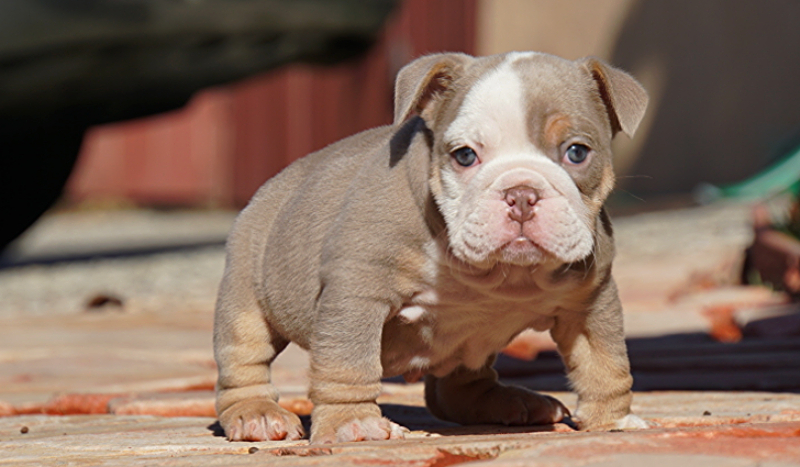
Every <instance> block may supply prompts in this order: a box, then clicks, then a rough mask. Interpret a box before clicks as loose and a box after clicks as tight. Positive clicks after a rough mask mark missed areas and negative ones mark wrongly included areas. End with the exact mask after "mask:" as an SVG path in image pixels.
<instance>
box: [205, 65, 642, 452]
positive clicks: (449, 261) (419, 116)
mask: <svg viewBox="0 0 800 467" xmlns="http://www.w3.org/2000/svg"><path fill="white" fill-rule="evenodd" d="M646 105H647V94H646V93H645V91H644V90H643V89H642V87H641V86H640V85H639V84H638V83H637V82H636V81H635V80H634V79H633V78H632V77H631V76H629V75H628V74H626V73H624V72H622V71H620V70H618V69H615V68H612V67H610V66H608V65H606V64H604V63H603V62H601V61H599V60H596V59H593V58H586V59H582V60H578V61H575V62H572V61H567V60H564V59H561V58H558V57H554V56H551V55H545V54H541V53H509V54H505V55H497V56H490V57H484V58H474V57H471V56H468V55H464V54H438V55H429V56H425V57H422V58H420V59H418V60H416V61H414V62H412V63H410V64H409V65H407V66H406V67H405V68H403V69H402V70H401V71H400V73H399V74H398V77H397V82H396V91H395V119H394V124H393V125H391V126H384V127H380V128H375V129H372V130H368V131H365V132H363V133H359V134H357V135H355V136H352V137H349V138H347V139H344V140H342V141H340V142H338V143H335V144H333V145H331V146H328V147H327V148H325V149H322V150H321V151H318V152H315V153H313V154H310V155H308V156H306V157H305V158H303V159H300V160H298V161H297V162H295V163H293V164H292V165H291V166H289V167H288V168H287V169H286V170H284V171H283V172H281V173H280V174H279V175H277V176H276V177H274V178H273V179H271V180H269V181H268V182H267V183H266V184H265V185H264V186H263V187H262V188H261V189H260V190H259V191H258V193H256V195H255V196H254V198H253V199H252V201H251V202H250V204H249V205H248V207H247V208H246V209H245V210H244V211H243V212H242V213H241V215H240V216H239V218H238V219H237V221H236V224H235V226H234V228H233V231H232V232H231V234H230V237H229V240H228V245H227V252H228V256H227V264H226V268H225V275H224V278H223V280H222V285H221V287H220V292H219V300H218V303H217V309H216V319H215V331H214V349H215V355H216V360H217V363H218V365H219V380H218V384H217V401H216V406H217V413H218V414H219V420H220V423H221V425H222V427H223V428H224V430H225V433H226V435H227V437H228V438H229V439H230V440H249V441H258V440H277V439H298V438H300V437H302V436H303V429H302V427H301V424H300V420H299V419H298V417H297V416H295V415H294V414H292V413H290V412H288V411H286V410H284V409H282V408H281V407H280V406H279V405H278V404H277V399H278V393H277V392H276V390H275V387H274V386H273V385H272V383H271V381H270V364H271V362H272V361H273V359H274V358H275V357H276V356H277V355H278V353H280V352H281V350H283V349H284V348H285V347H286V345H287V344H288V343H289V342H290V341H291V342H295V343H296V344H298V345H300V346H301V347H303V348H304V349H307V350H308V351H309V353H310V362H311V367H310V381H311V382H310V391H309V396H310V398H311V400H312V401H313V403H314V410H313V412H312V414H311V419H312V426H311V443H331V442H344V441H358V440H379V439H388V438H402V437H403V434H404V431H405V429H404V428H402V427H400V426H399V425H397V424H395V423H393V422H390V421H389V420H387V419H385V418H383V417H382V416H381V411H380V409H379V407H378V405H377V404H376V403H375V399H376V398H377V397H378V395H379V394H380V391H381V378H382V377H387V376H393V375H404V376H405V377H406V379H407V380H410V381H414V380H417V379H419V378H421V377H423V376H424V378H425V399H426V402H427V406H428V408H429V410H430V411H431V412H432V413H433V414H434V415H435V416H437V417H440V418H442V419H444V420H450V421H454V422H458V423H462V424H487V423H489V424H504V425H536V424H550V423H554V422H558V421H560V420H562V419H563V418H564V417H565V416H568V415H569V412H568V411H567V409H566V408H565V407H564V406H563V405H562V404H561V403H560V402H558V401H556V400H555V399H553V398H550V397H546V396H543V395H540V394H537V393H535V392H533V391H531V390H528V389H526V388H521V387H514V386H507V385H504V384H501V383H499V382H498V380H497V373H496V372H495V371H494V370H493V369H492V364H493V361H494V358H495V354H496V353H497V352H498V351H500V350H501V349H502V348H503V347H504V346H505V345H506V344H508V342H509V341H510V340H511V339H512V338H513V337H514V336H516V335H517V334H518V333H520V332H521V331H523V330H525V329H527V328H533V329H537V330H540V331H543V330H549V331H550V332H551V334H552V336H553V339H554V340H555V341H556V342H557V343H558V348H559V352H560V353H561V355H562V357H563V359H564V362H565V364H566V368H567V371H568V376H569V379H570V381H571V383H572V387H573V388H574V390H575V391H576V392H577V393H578V396H579V399H578V408H577V413H576V416H577V417H576V418H577V422H578V423H579V426H580V427H581V428H582V429H588V430H607V429H615V428H630V427H642V426H646V425H645V423H644V422H643V421H642V420H641V419H639V418H638V417H635V416H633V415H631V411H630V404H631V392H630V389H631V384H632V378H631V375H630V370H629V364H628V357H627V351H626V348H625V343H624V340H623V327H622V311H621V308H620V302H619V299H618V297H617V289H616V286H615V284H614V280H613V278H612V276H611V261H612V258H613V256H614V243H613V240H612V231H611V224H610V221H609V218H608V215H607V214H606V212H605V211H604V209H603V202H604V200H605V199H606V197H607V196H608V194H609V192H610V191H611V189H612V186H613V185H614V174H613V171H612V163H611V152H610V147H611V139H612V137H613V136H614V135H615V134H616V133H617V132H618V131H622V132H624V133H626V134H627V135H629V136H630V135H633V133H634V131H635V130H636V127H637V126H638V124H639V122H640V121H641V119H642V116H643V114H644V111H645V107H646Z"/></svg>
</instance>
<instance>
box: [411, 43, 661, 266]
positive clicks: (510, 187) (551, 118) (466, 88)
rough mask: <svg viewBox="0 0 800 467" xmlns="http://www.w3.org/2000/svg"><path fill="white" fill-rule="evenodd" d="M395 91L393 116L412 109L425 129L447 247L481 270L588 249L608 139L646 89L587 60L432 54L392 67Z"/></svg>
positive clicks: (555, 259)
mask: <svg viewBox="0 0 800 467" xmlns="http://www.w3.org/2000/svg"><path fill="white" fill-rule="evenodd" d="M395 100H396V107H395V123H400V122H402V121H403V120H405V119H406V118H407V117H408V116H409V115H411V114H412V113H417V114H418V115H419V116H420V117H421V118H422V119H423V120H425V122H426V124H427V126H428V127H429V128H430V129H431V130H432V133H433V158H432V168H431V173H430V188H431V191H432V193H433V195H434V198H435V200H436V203H437V205H438V207H439V209H440V210H441V212H442V215H443V217H444V220H445V223H446V225H447V231H448V235H449V241H450V248H451V250H452V253H453V254H454V255H455V256H456V257H457V258H459V259H460V260H462V261H465V262H467V263H469V264H472V265H475V266H478V267H492V266H494V265H496V264H498V263H507V264H513V265H518V266H529V265H534V264H553V265H558V264H565V263H572V262H575V261H579V260H581V259H584V258H586V257H587V256H588V255H590V254H591V253H592V250H593V248H594V244H595V229H596V226H597V225H598V222H597V219H598V216H599V215H600V211H601V209H602V206H603V202H604V201H605V199H606V197H607V196H608V194H609V192H610V191H611V189H612V187H613V184H614V174H613V170H612V161H611V150H610V146H611V139H612V138H613V136H614V134H616V133H617V132H618V131H623V132H624V133H626V134H627V135H629V136H632V135H633V133H634V131H635V130H636V127H637V126H638V124H639V122H640V121H641V119H642V117H643V115H644V111H645V107H646V105H647V94H646V93H645V91H644V89H642V87H641V86H640V85H639V84H638V83H637V82H636V81H635V80H634V79H633V78H632V77H631V76H630V75H628V74H626V73H625V72H623V71H620V70H617V69H615V68H612V67H610V66H608V65H606V64H604V63H602V62H601V61H599V60H596V59H593V58H587V59H582V60H578V61H575V62H571V61H567V60H564V59H561V58H558V57H554V56H551V55H546V54H540V53H532V52H529V53H509V54H505V55H498V56H491V57H485V58H473V57H470V56H468V55H464V54H440V55H430V56H427V57H422V58H420V59H418V60H416V61H414V62H412V63H411V64H409V65H407V66H406V67H405V68H404V69H403V70H401V71H400V74H399V75H398V79H397V87H396V94H395Z"/></svg>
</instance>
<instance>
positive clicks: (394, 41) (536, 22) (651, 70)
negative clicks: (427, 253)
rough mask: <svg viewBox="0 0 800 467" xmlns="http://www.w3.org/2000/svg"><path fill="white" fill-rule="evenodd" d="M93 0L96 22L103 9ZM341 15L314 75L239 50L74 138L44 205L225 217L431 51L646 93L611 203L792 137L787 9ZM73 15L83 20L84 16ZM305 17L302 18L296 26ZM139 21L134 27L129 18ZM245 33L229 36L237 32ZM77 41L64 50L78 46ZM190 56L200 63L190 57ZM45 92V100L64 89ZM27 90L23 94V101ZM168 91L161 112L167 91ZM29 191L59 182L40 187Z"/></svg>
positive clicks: (742, 162)
mask: <svg viewBox="0 0 800 467" xmlns="http://www.w3.org/2000/svg"><path fill="white" fill-rule="evenodd" d="M32 3H33V4H36V3H37V2H32ZM41 3H42V4H59V3H62V4H64V5H69V4H70V3H74V2H56V1H53V2H44V1H43V2H41ZM93 3H96V4H97V6H98V8H96V10H98V11H99V10H101V8H99V6H101V5H103V4H104V3H106V2H93ZM121 3H123V4H128V5H129V6H135V5H137V4H138V5H140V6H141V5H148V4H153V5H157V4H158V2H136V1H128V2H121ZM196 3H198V4H199V5H201V4H203V3H207V4H213V3H215V2H196ZM234 3H242V2H234ZM244 3H256V4H257V3H259V2H256V1H251V2H244ZM265 3H267V4H269V3H275V2H265ZM278 3H280V2H278ZM285 3H288V2H285ZM300 3H303V2H300ZM306 3H307V2H306ZM312 3H313V2H312ZM323 3H324V2H323ZM334 3H335V2H334ZM343 3H347V2H343ZM350 3H352V2H350ZM190 4H191V2H190ZM347 8H349V10H347V13H349V14H350V16H351V17H358V16H368V17H369V19H370V22H369V24H368V25H359V26H360V27H361V30H359V31H357V32H358V33H359V34H360V36H357V35H356V34H355V33H353V32H352V31H353V30H354V29H355V26H354V25H353V24H351V23H352V22H353V21H352V19H351V18H346V19H344V20H340V24H339V27H340V28H341V29H344V30H345V32H349V33H350V36H346V35H345V34H344V33H342V32H341V31H339V36H335V37H341V36H344V37H349V38H350V43H349V44H339V47H338V49H337V48H336V47H335V46H330V44H328V49H322V51H321V52H320V51H316V52H317V56H315V57H312V61H317V62H319V61H326V60H327V61H328V62H334V64H332V65H331V64H329V65H314V64H307V63H305V64H303V63H301V64H289V65H282V62H286V61H290V60H291V59H298V60H305V61H308V60H309V57H307V56H304V55H303V54H302V53H298V54H296V56H294V57H292V56H288V57H289V58H288V59H283V60H282V61H281V60H275V61H274V62H273V63H266V61H265V60H263V59H261V60H260V61H259V60H256V59H255V58H253V57H252V55H253V54H251V55H247V54H240V55H241V57H240V58H241V60H243V61H247V60H250V61H253V62H256V61H258V64H257V65H258V66H261V68H264V69H265V70H264V71H263V72H261V73H259V72H257V71H258V70H254V69H247V67H246V66H245V65H241V64H239V65H233V64H232V63H235V61H236V60H235V59H233V58H232V59H230V60H229V61H228V62H220V63H219V66H220V67H227V68H233V67H237V68H239V69H241V70H242V71H241V72H239V73H238V74H239V75H248V72H249V76H247V77H244V78H243V79H237V80H235V81H234V82H231V83H227V84H224V85H221V86H216V87H212V88H208V89H202V90H198V91H196V92H195V93H194V94H193V95H192V97H191V99H190V100H189V102H188V103H187V104H186V106H184V107H181V108H180V109H178V110H175V111H172V112H168V113H163V114H157V115H152V116H147V117H145V118H140V119H136V120H132V121H124V122H114V123H112V124H108V125H100V126H90V127H89V128H88V130H87V131H86V132H85V134H82V135H81V136H82V138H80V139H79V141H80V144H79V146H77V147H75V146H74V145H73V146H72V147H70V149H73V152H75V153H76V154H79V156H78V158H77V162H76V163H75V164H74V169H72V170H71V171H70V170H69V166H70V164H69V163H62V164H61V165H64V166H66V168H65V170H64V172H65V173H68V174H69V178H68V180H66V183H64V184H63V191H61V192H60V196H57V197H54V198H57V199H58V200H59V202H60V204H59V206H61V207H65V206H69V207H74V206H81V205H108V204H109V203H110V204H115V203H116V204H121V205H130V206H162V207H217V208H241V207H242V206H243V205H244V204H245V203H246V202H247V201H248V200H249V198H250V196H251V195H252V194H253V193H254V192H255V190H256V189H257V188H258V187H259V186H260V185H261V184H262V183H263V182H264V181H265V180H266V179H268V178H269V177H271V176H272V175H274V174H275V173H277V172H278V171H279V170H280V169H282V168H283V167H285V166H286V165H287V164H288V163H290V162H291V161H293V160H295V159H297V158H299V157H301V156H303V155H304V154H307V153H308V152H311V151H313V150H316V149H319V148H321V147H323V146H325V145H327V144H329V143H331V142H333V141H336V140H338V139H340V138H342V137H344V136H347V135H350V134H353V133H355V132H358V131H361V130H363V129H366V128H370V127H373V126H377V125H382V124H386V123H389V122H390V120H391V114H392V88H393V80H394V76H395V74H396V72H397V71H398V70H399V68H400V67H402V66H403V65H404V64H406V63H407V62H409V61H410V60H412V59H413V58H415V57H418V56H419V55H421V54H425V53H430V52H439V51H448V50H449V51H463V52H466V53H470V54H478V55H487V54H495V53H502V52H507V51H511V50H538V51H543V52H548V53H553V54H556V55H560V56H563V57H565V58H568V59H576V58H580V57H583V56H587V55H595V56H598V57H601V58H603V59H605V60H608V61H610V62H611V63H613V64H615V65H616V66H619V67H621V68H623V69H626V70H628V71H630V72H631V73H632V74H633V75H634V76H636V77H637V78H638V79H639V80H640V81H641V82H642V83H643V84H644V86H645V88H646V89H647V90H648V91H649V93H650V95H651V104H650V108H649V109H648V112H647V116H646V118H645V121H644V124H643V125H642V127H641V129H640V130H639V133H638V134H637V135H636V137H635V138H634V139H633V140H628V139H627V138H625V137H621V138H618V141H617V142H616V150H615V157H616V169H617V173H618V175H619V188H620V190H618V192H617V195H616V197H615V198H614V199H613V200H612V205H613V203H616V204H617V205H622V206H626V207H630V208H634V209H657V208H661V207H664V203H665V202H672V203H674V202H683V203H685V202H687V201H691V197H690V196H688V195H690V194H691V193H692V191H693V190H695V189H696V187H697V186H698V184H700V183H711V184H714V185H719V184H727V183H732V182H735V181H739V180H743V179H746V178H748V177H750V176H752V175H753V174H755V173H757V172H759V171H760V170H763V169H764V168H766V167H768V166H769V165H770V164H771V163H773V162H775V161H777V160H778V159H779V158H780V157H781V156H784V155H785V154H787V152H789V151H790V150H792V149H794V147H795V146H796V145H797V144H798V143H800V130H799V129H798V128H800V93H798V92H796V83H797V80H798V78H800V64H798V63H797V61H796V60H793V59H792V57H796V56H798V52H800V30H798V28H796V27H794V26H795V25H794V24H793V21H794V19H795V18H797V17H798V14H800V5H798V4H797V2H794V1H792V0H767V1H764V2H758V3H754V2H750V1H747V0H705V1H703V2H700V3H696V4H695V3H692V4H689V3H684V2H665V1H659V0H597V1H590V0H565V1H548V0H539V1H530V0H433V1H425V0H405V1H398V2H365V3H362V4H361V5H359V4H358V3H354V4H351V5H348V7H347ZM129 10H130V8H129ZM153 10H157V8H153ZM89 13H91V14H98V13H97V11H95V12H84V14H85V15H87V16H90V15H89ZM101 13H102V12H101ZM296 13H298V14H301V13H302V9H298V11H297V12H296ZM121 14H122V15H127V19H126V20H125V25H124V27H126V28H131V27H133V26H135V24H136V21H137V20H136V18H135V15H134V14H133V13H132V12H131V11H128V12H127V13H126V12H122V13H121ZM312 16H313V15H311V16H308V17H307V19H308V22H309V23H311V24H310V25H309V26H308V27H309V28H310V27H313V23H314V19H315V18H312ZM143 18H145V17H143ZM102 19H103V20H106V19H107V18H102ZM98 21H99V20H98ZM150 21H151V22H152V21H154V20H152V19H151V20H150ZM239 21H240V22H241V19H239ZM348 21H349V23H348ZM139 22H140V23H141V27H146V26H145V25H146V24H147V20H146V19H140V20H139ZM132 25H133V26H132ZM257 26H258V25H257V24H255V25H254V24H248V25H247V27H248V28H249V32H250V33H251V34H255V33H253V32H252V30H257V29H258V28H257ZM270 27H271V25H270V24H269V22H267V21H265V22H264V23H263V29H264V30H266V31H270ZM272 27H274V26H272ZM328 27H329V28H330V26H328ZM241 28H242V29H244V26H241ZM369 28H372V30H370V29H369ZM217 29H220V28H217ZM229 29H231V31H233V32H231V31H228V34H229V36H225V34H224V32H220V31H216V32H215V34H216V35H214V34H212V33H206V34H205V35H204V36H202V35H201V34H199V33H195V34H194V35H190V34H189V33H184V35H185V36H190V38H191V39H192V40H193V41H195V42H200V45H197V44H196V43H195V44H192V45H193V46H194V47H195V48H200V49H201V50H202V48H203V47H205V48H206V49H208V50H212V49H214V48H215V47H217V48H222V47H223V44H225V42H226V41H228V42H232V41H233V40H234V39H235V38H236V34H235V33H236V31H235V28H233V27H231V28H229ZM348 30H349V31H348ZM264 34H266V33H264ZM328 34H329V35H333V33H331V32H330V31H328ZM196 36H202V37H201V39H202V40H201V39H198V38H197V37H196ZM103 37H104V36H102V35H97V36H96V39H97V40H102V39H103ZM353 38H356V39H358V41H356V40H354V39H353ZM72 39H73V38H66V39H65V40H64V42H67V43H69V42H70V41H71V40H72ZM90 39H92V38H91V37H89V39H87V38H82V40H83V41H84V43H86V42H87V41H89V40H90ZM179 39H180V40H181V41H183V42H188V41H189V39H187V38H179ZM328 39H329V38H328ZM372 39H374V43H372V42H371V41H372ZM117 40H119V39H117ZM261 40H262V41H266V40H267V39H263V38H262V39H261ZM215 41H216V42H215ZM173 42H178V43H180V41H179V40H178V39H174V40H173ZM328 42H333V41H331V40H330V39H329V40H328ZM339 42H340V43H341V42H344V41H342V40H341V39H340V40H339ZM145 44H146V43H145ZM146 45H150V44H146ZM170 45H172V44H170ZM139 46H140V47H141V48H144V46H142V45H141V44H139ZM128 47H134V46H132V45H128ZM162 47H163V48H166V46H164V45H162ZM208 50H206V53H208ZM343 50H344V51H345V52H346V53H342V51H343ZM30 53H33V52H30ZM103 53H104V54H106V55H107V56H114V54H115V53H117V54H119V55H121V56H126V55H125V54H126V53H128V51H127V50H123V47H122V46H118V49H117V50H116V51H115V49H114V48H113V47H107V48H106V49H103ZM194 53H195V54H197V56H198V57H200V56H201V53H202V52H197V51H196V50H195V51H194ZM273 53H274V51H273ZM325 54H327V56H326V55H325ZM306 55H308V54H306ZM176 57H177V54H175V56H173V57H171V56H169V55H168V54H164V55H162V56H159V57H156V58H161V59H162V60H163V61H169V60H176ZM189 58H191V57H189ZM189 58H187V57H181V59H183V60H186V61H188V60H189ZM129 60H130V61H132V60H133V59H132V58H130V57H129ZM198 60H199V58H198ZM18 61H19V59H18ZM96 62H99V63H102V60H97V61H96ZM14 65H15V63H14V62H11V61H9V60H7V61H6V62H5V67H2V64H0V72H2V71H3V70H5V71H7V72H8V71H11V70H12V69H13V66H14ZM134 65H135V64H129V65H128V66H127V67H126V68H125V74H126V79H131V80H135V79H136V74H137V73H141V74H142V77H141V79H142V80H146V79H151V76H150V74H152V73H153V71H152V69H150V68H144V67H143V69H141V70H137V69H136V67H135V66H134ZM272 65H276V66H277V67H276V68H272ZM180 66H181V64H180V63H178V64H176V65H174V67H175V68H179V67H180ZM252 68H257V67H256V66H252ZM267 68H270V69H269V71H266V69H267ZM37 71H39V72H42V70H37ZM51 71H53V72H54V73H58V72H59V71H60V70H58V69H53V70H51ZM91 71H92V70H91V69H87V70H86V72H85V73H86V74H87V75H90V74H91ZM104 71H105V69H104V68H103V67H102V65H98V66H97V69H96V72H97V73H101V72H104ZM148 73H149V74H148ZM197 73H198V72H197V70H195V69H192V68H190V67H186V70H185V72H184V76H182V77H180V79H181V80H182V81H184V82H188V81H190V80H191V79H192V78H194V79H195V80H196V81H200V80H197V79H196V78H195V77H194V76H192V75H194V74H197ZM109 76H110V77H111V78H112V79H113V78H114V76H112V75H109ZM217 80H219V78H218V79H217ZM86 81H90V80H89V79H86ZM34 84H35V83H34ZM170 84H172V83H170ZM73 87H77V86H73ZM175 87H176V86H173V88H175ZM61 88H62V89H61V90H60V92H62V93H70V92H74V91H71V90H70V89H69V88H68V87H67V86H61ZM184 88H188V86H184ZM125 91H127V90H122V89H121V90H120V92H119V94H122V93H123V92H125ZM137 91H139V92H140V94H139V95H138V96H137V98H138V100H140V101H146V100H147V99H148V98H149V99H152V97H151V96H152V93H150V94H149V95H148V94H144V95H143V94H142V93H141V90H139V89H137ZM181 91H183V92H184V93H185V91H184V89H182V90H181ZM58 92H59V89H58V87H56V89H55V90H53V89H50V90H49V91H48V94H47V95H48V96H50V97H51V99H52V100H53V101H56V100H59V99H62V96H59V95H58ZM159 92H161V93H162V94H164V93H166V91H165V90H163V89H162V90H161V91H159ZM43 93H44V90H41V89H40V90H39V92H38V93H36V94H37V98H38V99H41V94H43ZM127 94H132V93H131V92H127ZM174 94H175V96H174V98H173V101H179V100H180V99H181V98H182V97H183V95H182V94H181V93H179V92H175V93H174ZM115 97H117V100H120V101H121V100H123V98H121V97H120V96H114V95H111V94H109V95H108V96H106V98H107V99H109V100H112V101H113V99H114V98H115ZM71 105H74V104H71ZM137 110H138V111H139V112H141V110H139V109H137ZM107 113H108V112H107ZM132 113H135V111H134V112H132ZM103 117H106V118H108V117H107V116H105V115H104V116H103ZM87 123H91V121H90V120H87ZM36 139H45V140H46V139H48V134H47V133H46V132H37V133H36ZM8 156H9V157H14V156H15V155H14V154H13V153H12V154H8ZM63 159H68V160H69V157H66V156H64V157H63ZM38 169H39V171H40V172H41V171H42V168H41V167H39V168H38ZM7 172H8V171H7ZM6 175H11V174H10V173H7V174H6ZM14 179H15V177H13V176H11V177H9V182H7V183H12V184H13V181H14ZM42 181H43V182H47V183H50V185H55V186H58V185H59V183H58V180H53V181H52V182H50V181H48V180H42ZM33 183H34V184H35V183H36V181H34V182H33ZM59 188H60V187H59ZM57 193H58V192H57ZM14 198H15V199H14V204H24V203H26V199H25V198H24V197H22V198H20V197H19V196H15V197H14Z"/></svg>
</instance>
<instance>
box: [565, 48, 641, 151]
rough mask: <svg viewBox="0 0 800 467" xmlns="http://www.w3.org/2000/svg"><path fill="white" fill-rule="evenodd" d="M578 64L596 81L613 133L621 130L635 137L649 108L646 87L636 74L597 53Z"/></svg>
mask: <svg viewBox="0 0 800 467" xmlns="http://www.w3.org/2000/svg"><path fill="white" fill-rule="evenodd" d="M579 65H581V66H583V68H584V69H585V70H586V71H587V72H588V73H589V75H590V76H591V77H592V79H594V81H595V82H596V83H597V87H598V90H599V91H600V97H602V99H603V103H604V104H605V106H606V110H608V117H609V119H610V120H611V129H612V131H613V132H614V134H616V133H617V132H618V131H620V130H622V132H623V133H625V134H626V135H628V136H631V137H632V136H633V134H634V133H635V132H636V128H637V127H638V126H639V123H641V121H642V117H644V111H645V109H646V108H647V101H648V98H647V91H645V90H644V88H643V87H642V85H641V84H639V82H638V81H636V80H635V79H634V78H633V76H631V75H629V74H628V73H626V72H624V71H622V70H620V69H618V68H614V67H612V66H610V65H608V64H606V63H604V62H602V61H601V60H598V59H596V58H594V57H587V58H584V59H581V60H580V61H579Z"/></svg>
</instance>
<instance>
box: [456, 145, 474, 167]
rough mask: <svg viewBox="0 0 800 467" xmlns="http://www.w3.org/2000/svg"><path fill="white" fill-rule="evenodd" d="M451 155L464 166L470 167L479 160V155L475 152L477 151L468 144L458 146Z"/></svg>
mask: <svg viewBox="0 0 800 467" xmlns="http://www.w3.org/2000/svg"><path fill="white" fill-rule="evenodd" d="M450 155H451V156H452V157H453V159H455V160H456V162H457V163H458V165H460V166H462V167H469V166H471V165H473V164H475V162H476V161H477V160H478V155H477V154H475V151H474V150H473V149H472V148H470V147H468V146H464V147H463V148H458V149H456V150H455V151H453V152H451V153H450Z"/></svg>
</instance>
